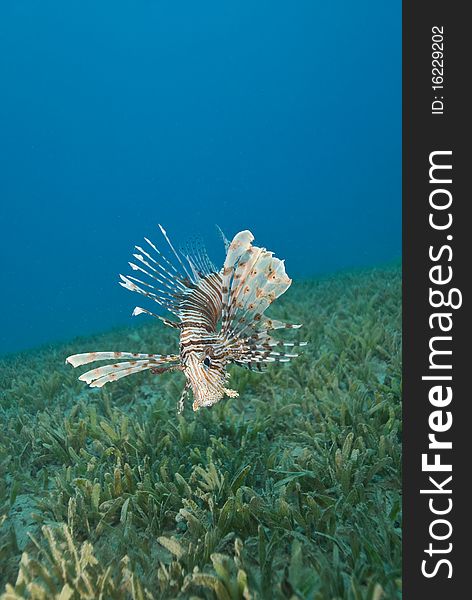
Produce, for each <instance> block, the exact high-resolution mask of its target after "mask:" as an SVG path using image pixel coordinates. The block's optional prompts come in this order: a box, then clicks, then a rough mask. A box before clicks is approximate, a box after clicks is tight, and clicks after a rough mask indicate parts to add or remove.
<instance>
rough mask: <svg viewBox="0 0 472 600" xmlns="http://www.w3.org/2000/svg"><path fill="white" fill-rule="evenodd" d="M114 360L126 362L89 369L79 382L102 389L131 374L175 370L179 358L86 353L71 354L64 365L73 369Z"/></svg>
mask: <svg viewBox="0 0 472 600" xmlns="http://www.w3.org/2000/svg"><path fill="white" fill-rule="evenodd" d="M116 359H126V360H123V361H122V362H117V363H113V364H111V365H105V366H103V367H98V368H96V369H91V370H90V371H87V372H86V373H83V374H82V375H81V376H80V377H79V381H85V383H87V384H88V385H89V386H90V387H102V386H103V385H105V384H106V383H108V382H109V381H117V380H118V379H121V378H122V377H127V376H128V375H132V374H133V373H139V372H140V371H146V370H148V369H156V371H157V372H164V371H166V370H168V369H171V368H174V369H175V368H176V367H177V366H178V364H179V357H178V356H177V355H174V354H169V355H159V354H139V353H135V352H86V353H83V354H73V355H72V356H69V357H68V358H67V359H66V363H68V364H70V365H72V366H73V367H74V368H75V367H80V366H82V365H86V364H89V363H92V362H95V361H100V360H116Z"/></svg>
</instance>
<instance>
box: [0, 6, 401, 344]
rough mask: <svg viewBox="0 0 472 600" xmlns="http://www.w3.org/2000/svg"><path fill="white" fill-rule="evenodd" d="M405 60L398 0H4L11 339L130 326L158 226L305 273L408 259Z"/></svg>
mask: <svg viewBox="0 0 472 600" xmlns="http://www.w3.org/2000/svg"><path fill="white" fill-rule="evenodd" d="M400 65H401V4H400V3H398V2H382V3H375V2H371V1H367V0H357V1H356V2H353V1H352V0H351V1H347V0H344V1H338V2H321V1H315V0H307V1H294V2H286V1H284V2H282V1H275V0H258V1H255V0H245V1H242V0H238V1H237V2H236V1H234V2H229V1H224V0H217V1H208V0H204V1H203V2H195V1H194V0H192V1H186V2H184V1H180V0H172V1H171V0H168V1H160V0H128V1H124V0H100V1H97V0H67V1H66V2H65V1H64V0H41V2H38V1H37V0H2V1H1V2H0V203H1V208H0V211H1V213H0V219H1V232H2V235H1V237H0V261H1V264H0V268H1V281H2V285H1V296H0V303H1V304H0V319H1V322H0V351H1V352H13V351H17V350H21V349H26V348H32V347H34V346H37V345H39V344H44V343H48V342H52V341H55V340H61V339H68V338H70V337H72V336H75V335H81V334H86V333H90V332H94V331H99V330H104V329H107V328H109V327H111V326H114V325H118V324H122V323H129V322H130V321H131V317H130V312H131V310H132V308H133V307H134V306H135V304H136V301H137V300H138V301H139V299H138V298H136V295H135V294H131V293H129V292H127V291H125V290H122V288H120V287H119V286H118V285H117V283H116V281H117V274H118V273H120V272H127V261H128V260H129V258H130V252H131V249H132V247H133V244H134V243H139V241H140V240H141V239H142V237H143V236H144V235H147V236H148V237H151V238H153V239H156V240H159V234H158V232H157V230H156V227H155V225H156V224H157V223H158V222H160V223H163V224H164V225H165V227H166V228H167V230H168V232H169V234H170V235H171V236H172V238H173V239H174V240H175V242H176V244H178V243H179V242H183V241H185V239H186V238H187V237H189V236H191V235H192V234H194V233H201V234H202V236H203V237H204V238H205V240H206V241H207V242H208V244H207V245H208V247H209V250H210V253H211V254H212V256H213V257H214V259H215V261H216V262H217V263H221V262H222V260H223V248H222V245H221V242H220V240H219V239H218V237H217V234H216V232H215V229H214V224H215V223H218V224H219V225H221V227H222V228H223V229H224V230H225V232H226V233H227V235H228V236H231V235H233V234H234V233H235V232H237V231H239V230H240V229H246V228H249V229H251V231H252V232H253V233H254V234H255V236H256V241H257V242H260V243H261V244H262V245H265V246H266V247H268V248H269V249H271V250H274V251H275V252H276V255H277V256H279V257H281V258H285V259H286V268H287V272H288V273H289V275H290V276H292V277H305V276H312V275H313V276H316V275H319V274H324V273H329V272H334V271H337V270H340V269H346V268H351V267H358V266H368V265H379V264H382V263H385V262H389V261H392V260H396V259H398V258H399V256H400V251H401V246H400V243H401V229H400V225H401V214H400V211H401V206H400V201H401V146H400V144H401V66H400ZM150 308H151V307H150ZM141 318H144V317H141Z"/></svg>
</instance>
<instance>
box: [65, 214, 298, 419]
mask: <svg viewBox="0 0 472 600" xmlns="http://www.w3.org/2000/svg"><path fill="white" fill-rule="evenodd" d="M159 227H160V229H161V232H162V234H163V236H164V237H165V239H166V241H167V243H168V245H169V247H170V249H171V251H172V254H173V256H174V259H176V260H177V262H176V263H175V264H174V262H172V261H171V260H169V259H168V258H167V257H166V256H165V255H164V254H162V253H161V252H160V251H159V250H158V249H157V247H156V246H155V245H154V244H153V243H152V242H151V241H150V240H148V239H147V238H144V239H145V241H146V249H144V248H142V247H140V246H136V247H135V248H136V250H137V253H135V254H134V258H135V259H136V263H137V264H136V263H132V262H130V263H129V264H130V266H131V268H132V269H133V271H136V272H138V273H139V274H140V276H141V277H142V275H144V276H145V279H146V281H144V280H143V279H139V278H137V277H134V276H127V277H125V276H123V275H120V278H121V281H120V284H121V285H122V286H123V287H125V288H127V289H129V290H131V291H133V292H137V293H139V294H142V295H144V296H146V297H147V298H150V299H151V300H153V301H154V302H156V303H157V304H158V305H159V306H160V307H162V308H164V309H166V310H167V311H169V312H170V313H171V314H173V315H174V316H175V317H176V318H177V321H171V320H169V319H167V318H164V317H162V316H159V315H155V314H154V313H152V312H150V311H149V310H147V309H144V308H141V307H136V308H135V309H134V311H133V315H138V314H141V313H146V314H149V315H152V316H154V317H157V318H158V319H160V320H161V321H163V322H164V323H165V324H166V325H168V326H170V327H173V328H176V329H178V330H179V331H180V353H179V354H178V355H177V354H168V355H158V354H138V353H131V352H88V353H84V354H74V355H73V356H69V357H68V358H67V360H66V362H68V363H70V364H71V365H72V366H74V367H78V366H80V365H85V364H89V363H92V362H94V361H101V360H119V361H120V362H114V363H113V364H108V365H106V366H102V367H98V368H95V369H92V370H90V371H87V372H86V373H84V374H83V375H81V376H80V377H79V379H80V380H81V381H85V382H86V383H88V384H89V385H90V387H102V386H103V385H105V384H106V383H108V382H109V381H115V380H117V379H121V378H122V377H126V376H128V375H131V374H133V373H138V372H141V371H145V370H151V371H152V372H153V373H163V372H168V371H173V370H178V371H182V372H183V373H184V374H185V377H186V384H185V387H184V390H183V392H182V396H181V398H180V402H179V409H180V410H182V408H183V404H184V400H185V398H186V397H187V395H188V393H189V391H190V389H191V390H192V392H193V398H194V402H193V409H194V410H198V409H199V408H200V407H202V406H211V405H213V404H215V403H216V402H218V401H219V400H220V399H221V398H223V397H224V396H225V395H226V396H229V397H235V396H238V393H237V392H236V391H235V390H231V389H229V388H227V387H226V383H227V381H228V379H229V373H228V372H227V370H226V368H227V366H228V365H229V364H231V363H233V364H237V365H240V366H243V367H247V368H250V369H258V370H262V367H263V366H264V365H265V363H269V362H288V361H289V360H290V359H291V358H294V357H296V356H297V354H293V353H291V352H287V351H286V347H290V348H293V346H296V345H298V346H302V345H305V342H299V343H294V342H291V343H287V342H281V341H278V340H276V339H274V338H273V337H272V335H271V332H272V330H274V329H280V328H298V327H300V325H291V324H288V323H282V322H280V321H275V320H271V319H269V318H267V317H266V316H265V314H264V313H265V310H266V309H267V307H268V306H269V305H270V304H271V303H272V302H273V301H274V300H275V299H276V298H278V297H279V296H280V295H281V294H283V293H284V292H285V291H286V290H287V289H288V288H289V286H290V284H291V279H289V278H288V277H287V275H286V273H285V268H284V264H283V261H281V260H279V259H278V258H275V257H274V256H273V254H272V252H268V251H267V250H266V249H265V248H259V247H256V246H253V245H252V241H253V240H254V237H253V235H252V234H251V232H250V231H241V232H240V233H238V234H237V235H236V236H235V237H234V239H233V241H232V242H231V243H228V242H227V240H226V239H225V238H224V236H223V239H224V241H225V245H226V250H227V253H226V259H225V262H224V265H223V268H222V269H221V270H220V271H218V270H217V269H216V268H215V267H214V265H213V264H212V262H211V261H210V259H209V258H208V255H207V253H206V251H205V250H204V248H202V247H192V248H190V249H187V251H186V252H183V251H181V252H177V250H175V248H174V246H173V245H172V243H171V241H170V239H169V238H168V236H167V233H166V231H165V230H164V229H163V228H162V226H159ZM292 352H293V351H292Z"/></svg>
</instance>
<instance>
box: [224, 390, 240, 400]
mask: <svg viewBox="0 0 472 600" xmlns="http://www.w3.org/2000/svg"><path fill="white" fill-rule="evenodd" d="M223 391H224V393H225V396H228V398H237V397H238V396H239V392H237V391H236V390H230V389H229V388H223Z"/></svg>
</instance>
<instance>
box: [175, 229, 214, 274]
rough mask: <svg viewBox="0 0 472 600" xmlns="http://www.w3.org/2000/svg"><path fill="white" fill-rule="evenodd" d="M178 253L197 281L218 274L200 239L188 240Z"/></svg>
mask: <svg viewBox="0 0 472 600" xmlns="http://www.w3.org/2000/svg"><path fill="white" fill-rule="evenodd" d="M180 252H181V253H182V255H183V256H185V258H186V259H187V261H188V263H189V265H190V267H191V268H192V271H193V273H194V275H195V277H196V278H197V280H198V279H200V278H202V277H205V276H206V275H210V273H217V272H218V269H217V268H216V267H215V265H214V264H213V262H212V261H211V259H210V257H209V256H208V252H207V250H206V248H205V246H204V244H203V242H202V241H201V239H200V238H195V239H192V240H190V241H189V242H188V243H187V244H186V245H185V246H184V247H183V248H181V250H180Z"/></svg>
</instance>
